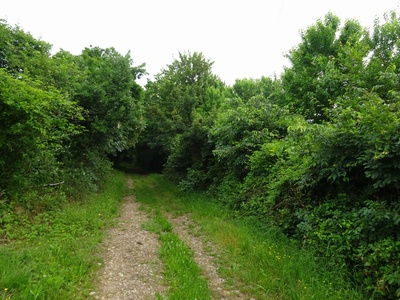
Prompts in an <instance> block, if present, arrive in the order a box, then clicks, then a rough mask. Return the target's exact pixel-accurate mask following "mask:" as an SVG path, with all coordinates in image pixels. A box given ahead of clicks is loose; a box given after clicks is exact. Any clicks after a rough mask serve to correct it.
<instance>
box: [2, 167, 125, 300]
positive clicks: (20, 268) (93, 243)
mask: <svg viewBox="0 0 400 300" xmlns="http://www.w3.org/2000/svg"><path fill="white" fill-rule="evenodd" d="M112 175H113V176H112V177H110V178H109V180H108V182H107V183H106V185H105V186H104V188H103V189H102V190H101V191H100V192H99V193H93V194H90V195H87V196H86V197H85V198H84V199H82V201H79V202H67V203H65V204H64V205H63V206H61V207H59V209H57V210H53V211H47V212H38V213H35V212H27V211H23V210H18V209H16V208H14V209H8V210H7V212H6V214H5V215H4V216H2V226H1V228H0V235H1V237H2V240H3V243H2V244H1V245H0V299H12V300H19V299H21V300H22V299H23V300H30V299H74V300H75V299H84V298H85V297H86V296H87V295H88V293H89V292H90V290H91V288H92V279H93V278H92V276H93V274H95V270H96V269H97V268H98V266H99V264H100V259H99V258H98V256H96V251H98V245H99V242H100V241H101V239H102V236H103V232H104V229H105V228H106V227H107V226H109V225H110V224H111V222H112V220H113V218H114V217H115V216H116V214H117V213H118V210H119V207H120V201H121V200H122V199H123V196H124V194H125V193H126V188H125V185H124V184H125V177H124V174H122V173H118V172H115V173H113V174H112Z"/></svg>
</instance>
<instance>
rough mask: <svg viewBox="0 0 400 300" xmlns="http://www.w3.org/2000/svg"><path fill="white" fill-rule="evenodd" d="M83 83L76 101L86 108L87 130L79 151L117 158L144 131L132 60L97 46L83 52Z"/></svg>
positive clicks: (79, 87) (82, 136)
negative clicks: (90, 151) (89, 151)
mask: <svg viewBox="0 0 400 300" xmlns="http://www.w3.org/2000/svg"><path fill="white" fill-rule="evenodd" d="M78 63H80V64H81V65H80V68H81V72H82V74H83V75H82V80H83V81H82V82H81V83H80V84H79V85H77V86H76V88H77V90H76V91H75V92H74V99H75V100H76V101H77V102H78V103H79V105H80V106H81V107H83V108H84V109H85V112H86V115H85V121H84V122H83V124H82V125H83V126H84V127H85V129H86V131H85V133H84V134H82V135H81V137H80V140H79V141H78V143H77V147H78V148H79V151H82V148H83V149H85V148H86V149H92V150H96V151H98V152H99V153H100V154H112V155H116V154H117V153H118V152H120V151H122V150H124V149H128V148H129V147H131V146H133V145H134V144H135V143H136V142H137V139H138V136H139V133H140V131H141V130H142V128H143V119H142V110H141V107H140V101H139V100H140V99H135V98H134V97H133V93H135V95H136V96H137V95H140V93H138V92H137V91H135V89H137V84H136V82H135V79H136V78H135V72H134V69H132V67H131V63H132V61H131V58H130V54H129V53H128V54H127V55H125V56H122V55H121V54H119V53H118V52H117V51H116V50H115V49H113V48H108V49H101V48H98V47H94V48H86V49H85V50H83V52H82V54H81V56H80V59H79V60H78Z"/></svg>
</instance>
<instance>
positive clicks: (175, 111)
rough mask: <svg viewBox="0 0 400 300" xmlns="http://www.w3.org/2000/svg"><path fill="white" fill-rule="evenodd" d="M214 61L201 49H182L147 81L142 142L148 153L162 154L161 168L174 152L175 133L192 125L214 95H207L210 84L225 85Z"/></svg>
mask: <svg viewBox="0 0 400 300" xmlns="http://www.w3.org/2000/svg"><path fill="white" fill-rule="evenodd" d="M212 65H213V63H212V62H210V61H209V60H207V59H205V58H204V56H203V54H202V53H197V52H194V53H193V54H192V53H179V58H177V59H174V61H173V62H172V63H171V64H169V65H168V66H167V67H166V68H165V69H163V70H162V71H161V72H160V73H159V74H157V75H156V76H155V80H154V81H153V82H152V81H150V82H148V84H147V85H146V98H145V111H146V120H147V126H146V130H145V132H144V134H143V135H142V138H141V145H142V146H143V149H145V150H144V151H145V152H147V154H148V155H152V153H153V157H159V158H160V157H161V158H162V161H158V167H156V168H157V169H158V170H159V169H161V168H162V165H163V163H165V161H166V159H167V157H168V156H169V154H170V153H171V151H172V147H173V141H174V139H175V138H176V136H177V135H179V134H183V133H185V132H186V131H187V130H188V129H189V128H190V127H191V126H192V123H193V120H194V115H193V113H194V111H195V110H196V108H200V107H203V108H204V107H206V106H207V105H208V104H207V102H208V101H209V100H210V101H211V100H212V99H213V98H212V97H211V98H210V97H209V95H208V92H209V91H210V88H213V87H214V88H217V89H218V88H220V87H222V83H221V81H220V80H219V79H218V78H217V77H216V76H215V75H214V74H213V73H212ZM149 148H150V149H152V152H149ZM143 155H145V153H143ZM150 160H151V159H150ZM160 167H161V168H160Z"/></svg>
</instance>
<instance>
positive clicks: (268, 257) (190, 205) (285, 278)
mask: <svg viewBox="0 0 400 300" xmlns="http://www.w3.org/2000/svg"><path fill="white" fill-rule="evenodd" d="M133 179H134V186H135V193H136V196H137V200H138V201H140V203H142V204H143V205H144V207H145V208H144V209H146V210H150V211H153V212H155V213H154V214H153V217H154V218H153V219H152V220H150V221H149V222H148V223H145V228H146V229H148V230H152V231H154V232H156V233H158V234H159V235H160V236H161V242H162V243H166V242H167V241H168V240H170V245H168V246H167V245H165V248H164V245H163V246H162V247H163V250H162V251H163V254H162V255H163V258H165V259H166V261H168V263H173V266H172V267H171V270H178V271H176V277H174V278H176V279H175V280H176V281H177V280H178V279H179V280H181V279H182V278H181V276H180V275H178V273H181V274H187V273H189V272H191V271H192V270H193V267H192V266H191V265H190V266H189V267H188V270H180V271H179V269H181V268H183V265H182V262H185V261H186V258H185V257H184V256H185V255H186V251H187V249H186V248H185V247H183V246H182V245H181V243H180V241H176V240H175V237H174V236H173V235H172V234H171V230H172V231H173V226H171V223H169V222H168V221H167V220H166V219H165V217H164V216H165V215H166V214H168V215H171V214H172V215H176V214H178V215H185V214H190V216H191V218H192V219H193V220H194V222H195V226H193V227H194V228H192V229H193V230H195V232H194V234H195V235H196V236H200V237H201V238H202V239H203V240H204V241H211V242H212V243H213V244H214V245H215V246H216V247H215V250H212V255H213V256H214V257H215V261H216V263H217V265H218V266H219V269H218V273H219V276H221V277H222V278H224V279H226V281H225V283H224V285H225V287H228V289H234V290H238V289H239V290H240V291H241V293H242V294H244V295H245V296H246V298H257V299H270V298H274V299H275V298H277V299H312V298H315V299H361V294H360V293H358V292H357V290H355V289H352V288H351V283H350V282H348V281H347V278H346V275H345V269H344V268H336V269H334V270H329V269H330V268H329V265H328V262H327V261H326V260H321V259H317V258H316V257H315V256H314V255H313V254H314V253H313V251H310V250H307V249H301V250H300V249H299V248H298V245H297V244H296V243H294V242H293V241H290V240H289V239H288V238H287V237H285V236H284V235H283V234H282V233H281V232H279V230H277V228H275V227H270V226H260V223H259V222H258V221H257V220H255V219H254V218H244V217H241V216H237V215H236V216H235V214H234V213H233V212H232V210H228V209H227V208H226V207H224V206H223V205H221V203H219V201H218V200H217V199H214V198H213V197H210V195H209V194H208V193H204V192H185V193H183V192H182V191H181V190H180V189H179V188H178V187H177V186H176V185H175V184H174V183H172V182H170V181H168V180H167V179H166V177H165V176H163V175H160V174H152V175H148V176H139V175H133ZM167 251H168V252H169V253H168V254H169V255H168V256H166V257H164V254H165V253H166V252H167ZM175 251H177V252H180V253H175ZM190 264H191V263H190ZM178 268H179V269H178ZM171 270H168V271H167V272H168V273H169V272H171ZM190 278H192V276H191V275H190V274H188V276H187V279H186V280H189V279H190ZM186 280H185V281H186ZM200 283H201V282H200ZM182 286H183V284H182ZM184 287H185V288H181V290H182V291H180V289H176V291H175V292H176V293H179V292H182V293H184V292H187V289H186V286H184ZM198 290H199V283H196V282H195V283H193V291H198ZM203 297H204V298H205V299H207V298H206V296H203ZM215 297H218V296H217V295H214V298H215ZM183 298H185V297H183Z"/></svg>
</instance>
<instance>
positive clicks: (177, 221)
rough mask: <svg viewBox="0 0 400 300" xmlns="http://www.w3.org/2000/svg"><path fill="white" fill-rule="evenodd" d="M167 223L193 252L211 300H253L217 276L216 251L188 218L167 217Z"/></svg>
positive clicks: (185, 216)
mask: <svg viewBox="0 0 400 300" xmlns="http://www.w3.org/2000/svg"><path fill="white" fill-rule="evenodd" d="M169 221H170V222H171V224H172V225H173V226H172V227H173V229H174V232H175V233H176V234H177V235H178V236H179V237H180V239H181V240H182V241H183V242H184V243H185V244H186V245H188V246H189V247H190V249H191V250H192V251H193V253H194V259H195V261H196V263H197V264H198V265H199V267H200V268H201V270H202V271H203V273H204V274H203V275H204V276H205V277H206V278H207V279H208V287H209V288H210V290H211V293H212V295H213V299H221V300H244V299H249V300H255V299H254V298H251V297H248V296H246V295H244V294H243V293H241V292H240V291H239V290H237V289H233V288H231V287H230V286H228V285H227V284H226V281H225V279H223V278H221V277H220V276H219V274H218V267H217V264H216V261H215V260H216V259H215V254H216V253H217V250H216V249H215V247H214V245H212V244H211V243H208V242H206V241H205V239H204V237H202V236H201V234H199V230H200V228H199V227H198V226H197V225H195V224H194V223H193V222H192V220H191V219H190V216H187V215H184V216H179V217H172V216H169Z"/></svg>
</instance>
